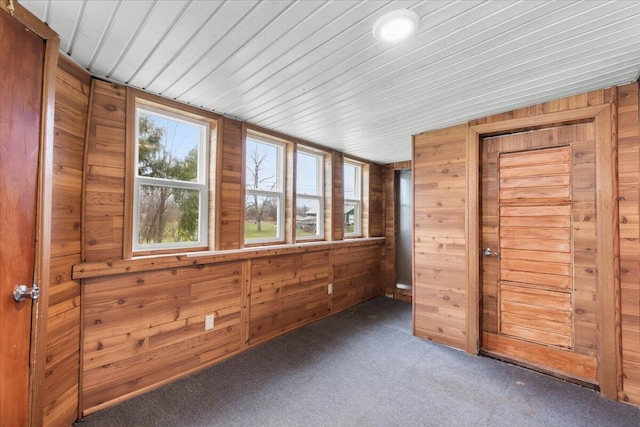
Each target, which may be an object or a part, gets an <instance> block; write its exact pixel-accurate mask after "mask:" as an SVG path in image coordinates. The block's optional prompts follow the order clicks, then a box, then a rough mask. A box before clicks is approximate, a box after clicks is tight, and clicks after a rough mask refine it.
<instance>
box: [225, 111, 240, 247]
mask: <svg viewBox="0 0 640 427" xmlns="http://www.w3.org/2000/svg"><path fill="white" fill-rule="evenodd" d="M243 141H244V138H243V127H242V123H241V122H239V121H237V120H232V119H229V118H225V119H224V130H223V138H222V142H221V144H222V148H221V150H220V151H221V153H222V155H221V163H222V165H221V166H222V167H221V169H222V170H221V178H222V179H221V182H220V187H219V188H220V193H221V194H220V218H221V221H220V224H219V227H220V232H219V233H220V249H222V250H225V249H238V248H241V247H243V244H244V225H243V218H244V212H243V207H244V199H243V197H244V189H243V188H242V185H243V182H244V178H243V176H244V169H243V165H244V163H243V162H244V156H243V147H244V143H243Z"/></svg>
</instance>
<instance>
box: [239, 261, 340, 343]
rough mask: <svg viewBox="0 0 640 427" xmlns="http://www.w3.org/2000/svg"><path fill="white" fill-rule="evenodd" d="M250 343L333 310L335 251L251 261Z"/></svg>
mask: <svg viewBox="0 0 640 427" xmlns="http://www.w3.org/2000/svg"><path fill="white" fill-rule="evenodd" d="M250 280H251V292H250V301H251V309H250V321H249V323H250V335H249V339H250V343H251V344H256V343H259V342H262V341H265V340H267V339H270V338H273V337H274V336H277V335H279V334H281V333H283V332H286V331H289V330H291V329H294V328H297V327H300V326H302V325H305V324H307V323H309V322H312V321H314V320H317V319H319V318H321V317H324V316H326V315H327V314H329V313H330V311H331V307H332V299H333V298H332V295H330V294H329V291H328V287H329V284H331V283H332V281H333V269H332V251H329V250H327V251H321V252H310V253H301V254H293V255H281V256H276V257H269V258H265V259H256V260H253V261H252V262H251V278H250Z"/></svg>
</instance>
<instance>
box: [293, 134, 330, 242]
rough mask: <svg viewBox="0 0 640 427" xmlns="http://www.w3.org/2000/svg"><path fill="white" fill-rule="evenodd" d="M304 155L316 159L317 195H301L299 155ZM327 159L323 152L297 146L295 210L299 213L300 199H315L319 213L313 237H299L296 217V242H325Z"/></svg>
mask: <svg viewBox="0 0 640 427" xmlns="http://www.w3.org/2000/svg"><path fill="white" fill-rule="evenodd" d="M300 153H302V154H304V155H307V156H311V157H314V158H315V159H316V166H317V174H316V188H317V189H318V193H317V194H306V193H301V192H299V191H298V177H299V174H298V172H299V171H298V158H297V156H298V154H300ZM324 159H325V154H324V153H322V152H319V151H317V150H313V149H310V148H307V147H305V146H300V145H299V146H297V149H296V182H295V196H296V206H295V209H294V212H295V213H297V210H298V205H297V204H298V199H300V198H302V199H313V200H316V201H317V203H318V212H317V214H316V234H315V235H312V236H299V235H298V219H297V218H298V217H297V215H295V218H294V227H295V230H296V241H310V240H324V239H325V230H324V226H325V215H324V209H325V194H324V193H325V190H324V180H325V177H324V170H325V165H324V161H325V160H324Z"/></svg>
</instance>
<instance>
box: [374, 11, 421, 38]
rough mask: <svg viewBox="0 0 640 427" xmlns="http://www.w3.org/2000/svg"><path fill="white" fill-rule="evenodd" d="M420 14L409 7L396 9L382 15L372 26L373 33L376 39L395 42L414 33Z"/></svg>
mask: <svg viewBox="0 0 640 427" xmlns="http://www.w3.org/2000/svg"><path fill="white" fill-rule="evenodd" d="M419 24H420V16H418V14H417V13H416V12H415V11H413V10H409V9H398V10H394V11H391V12H388V13H385V14H384V15H382V16H381V17H380V18H378V20H377V21H376V23H375V25H374V26H373V35H374V36H376V38H377V39H378V40H381V41H386V42H397V41H400V40H404V39H407V38H409V37H411V36H412V35H414V34H415V32H416V31H417V30H418V25H419Z"/></svg>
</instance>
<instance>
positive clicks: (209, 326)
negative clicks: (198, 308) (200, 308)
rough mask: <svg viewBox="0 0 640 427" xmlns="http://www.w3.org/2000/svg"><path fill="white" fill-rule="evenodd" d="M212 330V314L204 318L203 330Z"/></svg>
mask: <svg viewBox="0 0 640 427" xmlns="http://www.w3.org/2000/svg"><path fill="white" fill-rule="evenodd" d="M211 329H213V314H207V316H206V317H205V318H204V330H205V331H210V330H211Z"/></svg>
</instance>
